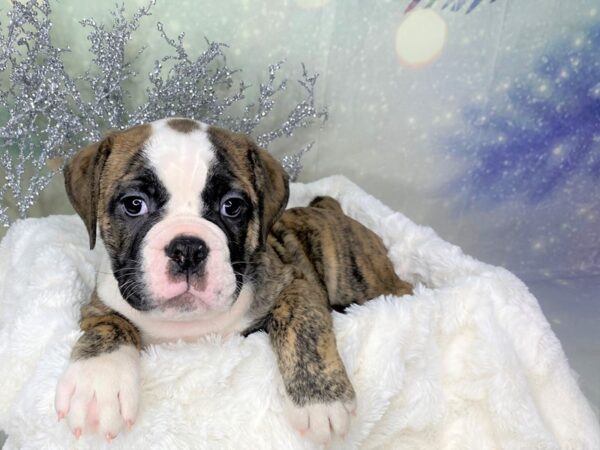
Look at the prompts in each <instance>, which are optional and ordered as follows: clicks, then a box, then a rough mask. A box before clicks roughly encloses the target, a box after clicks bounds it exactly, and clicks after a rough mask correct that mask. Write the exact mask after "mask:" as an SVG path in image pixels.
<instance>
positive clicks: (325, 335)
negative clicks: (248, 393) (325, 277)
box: [268, 279, 356, 443]
mask: <svg viewBox="0 0 600 450" xmlns="http://www.w3.org/2000/svg"><path fill="white" fill-rule="evenodd" d="M268 331H269V336H270V339H271V343H272V345H273V348H274V349H275V353H276V355H277V360H278V364H279V370H280V372H281V376H282V378H283V383H284V387H285V390H286V394H287V396H286V415H287V417H288V419H289V420H290V422H291V424H292V425H293V426H294V427H295V428H296V429H298V430H299V431H300V432H301V433H302V434H305V433H306V434H307V437H309V438H310V439H312V440H314V441H317V442H320V443H328V442H329V440H330V439H331V438H332V437H333V435H339V436H342V437H343V436H345V434H346V432H347V431H348V425H349V420H350V415H351V414H354V411H355V409H356V400H355V395H354V389H353V388H352V384H351V383H350V380H349V379H348V375H347V374H346V369H345V368H344V364H343V362H342V360H341V358H340V356H339V354H338V351H337V346H336V342H335V336H334V334H333V324H332V319H331V312H330V310H329V306H328V303H327V297H326V294H325V292H324V291H323V290H322V289H321V288H320V287H319V286H318V285H315V284H313V283H309V282H308V281H306V280H302V279H297V280H294V281H292V282H291V284H290V285H289V286H287V287H286V288H285V289H284V290H283V291H282V292H281V294H280V295H279V297H278V298H277V301H276V303H275V305H274V307H273V310H272V313H271V320H270V321H269V324H268Z"/></svg>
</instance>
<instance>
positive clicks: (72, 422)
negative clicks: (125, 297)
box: [55, 293, 141, 441]
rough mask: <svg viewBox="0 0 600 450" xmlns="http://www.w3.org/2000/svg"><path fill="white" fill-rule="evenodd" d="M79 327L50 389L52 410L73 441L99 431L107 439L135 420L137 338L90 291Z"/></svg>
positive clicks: (125, 322) (129, 326)
mask: <svg viewBox="0 0 600 450" xmlns="http://www.w3.org/2000/svg"><path fill="white" fill-rule="evenodd" d="M80 327H81V329H82V330H83V332H84V333H83V335H82V336H81V337H80V338H79V340H78V341H77V343H76V344H75V347H74V348H73V351H72V353H71V362H70V364H69V366H68V367H67V369H66V371H65V372H64V373H63V375H62V377H61V379H60V381H59V383H58V386H57V389H56V398H55V408H56V412H57V414H58V418H59V420H60V419H62V418H66V419H67V422H68V424H69V427H70V428H71V431H72V432H73V434H74V435H75V437H76V438H79V436H80V435H81V434H82V433H84V432H99V433H101V434H102V436H104V437H105V438H106V439H107V440H109V441H110V440H112V439H113V438H114V437H115V436H116V435H117V434H118V433H119V431H120V430H121V429H122V428H123V427H124V426H127V427H128V428H130V427H131V426H132V425H133V422H134V420H135V418H136V414H137V408H138V399H139V385H140V381H139V373H140V369H139V351H140V349H141V338H140V334H139V331H138V330H137V329H136V328H135V326H134V325H132V324H131V322H129V321H128V320H127V319H125V318H124V317H123V316H121V315H120V314H118V313H116V312H114V311H112V310H111V309H109V308H107V307H106V306H104V304H102V302H101V301H100V300H99V299H98V298H97V296H96V294H95V293H94V294H93V296H92V301H91V302H90V303H89V304H87V305H84V306H83V307H82V308H81V322H80Z"/></svg>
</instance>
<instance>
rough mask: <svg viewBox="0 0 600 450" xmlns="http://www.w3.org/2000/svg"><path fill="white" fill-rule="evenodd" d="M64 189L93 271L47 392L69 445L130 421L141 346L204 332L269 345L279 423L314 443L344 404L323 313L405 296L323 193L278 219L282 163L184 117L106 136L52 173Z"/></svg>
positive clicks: (340, 417) (337, 426)
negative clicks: (255, 336)
mask: <svg viewBox="0 0 600 450" xmlns="http://www.w3.org/2000/svg"><path fill="white" fill-rule="evenodd" d="M64 174H65V184H66V189H67V193H68V196H69V199H70V201H71V203H72V204H73V206H74V208H75V210H76V211H77V213H78V214H79V215H80V216H81V218H82V219H83V222H84V223H85V226H86V228H87V231H88V234H89V239H90V248H94V246H95V244H96V241H97V240H98V239H97V230H99V231H100V237H101V240H102V244H103V245H101V246H100V248H99V251H101V253H102V260H103V263H102V266H101V268H100V270H99V273H98V278H97V283H96V289H95V291H94V292H93V294H92V297H91V299H90V301H89V302H87V303H86V304H85V305H84V306H83V307H82V308H81V330H82V331H83V334H82V336H81V337H80V338H79V340H78V341H77V343H76V345H75V347H74V348H73V351H72V354H71V362H70V364H69V366H68V367H67V369H66V371H65V373H64V374H63V376H62V377H61V379H60V381H59V384H58V387H57V391H56V402H55V404H56V411H57V414H58V417H59V419H63V418H66V419H67V422H68V425H69V427H70V428H71V430H72V432H73V434H74V435H75V436H76V437H77V438H79V436H81V434H82V433H87V432H90V433H95V432H99V433H101V434H102V435H103V436H104V437H105V438H106V439H107V440H109V441H110V440H112V439H113V438H115V437H116V436H117V434H118V433H119V431H120V430H122V429H123V428H124V427H127V428H131V427H132V426H133V425H134V422H135V419H136V414H137V409H138V399H139V386H140V368H139V366H140V363H139V358H140V350H141V349H142V348H143V347H144V345H145V344H148V343H159V342H167V341H173V340H178V339H183V340H194V339H197V338H198V337H199V336H202V335H205V334H208V333H219V334H224V335H227V334H231V333H242V334H245V335H247V334H249V333H251V332H253V331H256V330H264V331H266V332H267V333H268V334H269V337H270V341H271V343H272V345H273V349H274V351H275V353H276V355H277V360H278V365H279V369H280V372H281V377H282V379H283V385H284V388H285V404H286V415H287V417H288V418H289V419H290V422H291V424H292V425H293V426H294V427H295V428H296V429H298V430H299V431H301V432H303V433H306V435H307V436H308V437H309V438H311V439H313V440H315V441H318V442H323V443H326V442H328V441H329V440H330V439H331V438H332V437H334V435H345V433H346V432H347V430H348V425H349V417H350V415H351V414H352V413H353V411H354V409H355V394H354V390H353V388H352V384H351V383H350V381H349V379H348V375H347V374H346V371H345V368H344V365H343V363H342V361H341V359H340V356H339V354H338V351H337V349H336V343H335V336H334V334H333V331H332V319H331V310H332V309H338V308H343V307H345V306H347V305H349V304H351V303H363V302H365V301H367V300H369V299H371V298H374V297H377V296H379V295H381V294H394V295H403V294H408V293H410V292H411V286H410V285H409V284H408V283H406V282H404V281H402V280H400V279H399V278H398V277H397V276H396V274H395V273H394V270H393V267H392V264H391V262H390V261H389V259H388V258H387V256H386V249H385V247H384V245H383V243H382V241H381V239H379V238H378V237H377V236H376V235H375V234H374V233H372V232H371V231H369V230H368V229H367V228H365V227H364V226H362V225H361V224H359V223H358V222H356V221H354V220H352V219H350V218H349V217H347V216H345V215H344V213H343V212H342V210H341V208H340V206H339V204H338V203H337V202H336V201H335V200H334V199H332V198H330V197H318V198H316V199H314V200H313V201H312V203H311V204H310V206H308V207H305V208H292V209H288V210H287V211H286V210H285V207H286V204H287V200H288V193H289V186H288V177H287V175H286V173H285V171H284V170H283V168H282V167H281V165H280V164H279V163H278V162H277V161H276V160H275V159H273V157H271V156H270V155H269V153H267V152H266V151H264V150H262V149H260V148H258V147H257V146H256V145H255V144H254V143H253V142H252V141H251V140H250V139H248V138H247V137H246V136H243V135H240V134H235V133H232V132H230V131H226V130H223V129H220V128H216V127H213V126H207V125H205V124H203V123H201V122H197V121H193V120H189V119H179V118H178V119H164V120H160V121H157V122H153V123H151V124H145V125H140V126H135V127H133V128H130V129H128V130H125V131H118V132H114V133H112V134H110V135H109V136H107V137H106V138H104V139H103V140H102V141H100V142H98V143H95V144H92V145H90V146H88V147H86V148H84V149H83V150H81V151H80V152H79V153H78V154H77V155H75V157H74V158H73V159H72V160H71V161H70V162H69V163H68V164H67V166H66V168H65V171H64Z"/></svg>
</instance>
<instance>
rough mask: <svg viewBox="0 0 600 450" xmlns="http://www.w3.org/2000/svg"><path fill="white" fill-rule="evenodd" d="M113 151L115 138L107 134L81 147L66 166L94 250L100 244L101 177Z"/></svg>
mask: <svg viewBox="0 0 600 450" xmlns="http://www.w3.org/2000/svg"><path fill="white" fill-rule="evenodd" d="M110 150H111V138H110V137H107V138H105V139H103V140H102V141H100V142H97V143H95V144H91V145H88V146H87V147H85V148H84V149H82V150H80V151H79V152H78V153H77V154H76V155H75V156H74V157H73V158H71V160H70V161H69V162H68V163H67V165H66V166H65V168H64V169H63V174H64V176H65V187H66V189H67V195H68V196H69V200H70V201H71V204H72V205H73V208H75V211H76V212H77V214H79V216H80V217H81V219H82V220H83V223H84V224H85V226H86V228H87V231H88V234H89V236H90V249H93V248H94V246H95V245H96V221H97V219H98V196H99V192H100V177H101V175H102V170H103V168H104V164H105V163H106V160H107V158H108V156H109V154H110Z"/></svg>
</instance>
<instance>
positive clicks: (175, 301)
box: [159, 283, 209, 312]
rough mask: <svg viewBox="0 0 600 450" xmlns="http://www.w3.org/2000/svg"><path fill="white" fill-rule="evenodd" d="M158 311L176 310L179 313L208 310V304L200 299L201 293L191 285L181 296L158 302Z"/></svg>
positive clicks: (188, 285)
mask: <svg viewBox="0 0 600 450" xmlns="http://www.w3.org/2000/svg"><path fill="white" fill-rule="evenodd" d="M159 308H160V310H161V311H166V310H168V309H177V310H178V311H181V312H191V311H195V310H197V309H209V304H208V303H207V302H206V301H204V299H203V298H202V295H201V292H200V291H198V290H197V289H196V288H194V287H193V286H192V285H191V284H189V283H188V284H187V288H186V289H185V291H183V292H182V293H181V294H176V295H174V296H173V297H171V298H169V299H166V300H163V301H161V302H160V307H159Z"/></svg>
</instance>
